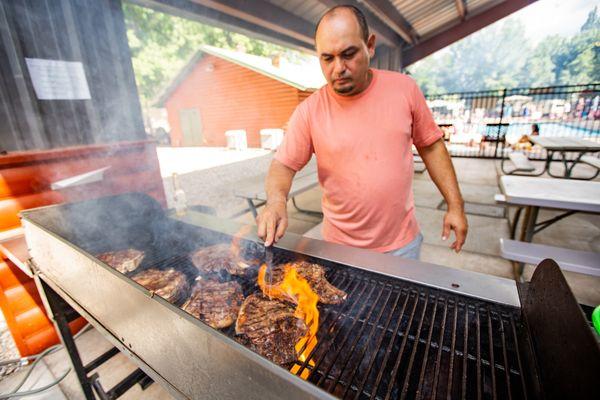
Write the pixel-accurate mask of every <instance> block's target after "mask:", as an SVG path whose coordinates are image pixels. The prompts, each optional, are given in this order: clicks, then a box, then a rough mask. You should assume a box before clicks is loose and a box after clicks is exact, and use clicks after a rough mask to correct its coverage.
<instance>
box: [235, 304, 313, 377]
mask: <svg viewBox="0 0 600 400" xmlns="http://www.w3.org/2000/svg"><path fill="white" fill-rule="evenodd" d="M235 332H236V333H237V334H238V335H243V336H244V338H245V339H247V340H248V343H249V345H250V348H251V349H252V350H254V351H255V352H257V353H258V354H260V355H262V356H264V357H266V358H268V359H269V360H271V361H273V362H274V363H277V364H279V365H285V364H289V363H291V362H293V361H295V360H296V358H297V355H296V349H295V345H296V343H298V341H299V340H300V339H301V338H302V337H304V336H305V335H306V334H307V333H308V327H307V326H306V324H305V323H304V321H302V320H301V319H299V318H297V317H295V316H294V307H293V306H291V305H289V304H288V303H284V302H281V301H278V300H269V299H268V298H267V297H265V296H263V295H261V294H252V295H250V296H248V297H247V298H246V300H244V303H243V304H242V308H241V309H240V312H239V314H238V318H237V321H236V323H235Z"/></svg>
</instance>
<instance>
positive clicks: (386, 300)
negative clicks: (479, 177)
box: [142, 231, 535, 399]
mask: <svg viewBox="0 0 600 400" xmlns="http://www.w3.org/2000/svg"><path fill="white" fill-rule="evenodd" d="M207 232H209V231H207ZM207 232H204V233H203V235H202V238H203V241H202V243H200V244H196V245H192V244H189V243H187V244H185V245H181V244H180V245H178V246H171V247H170V249H169V251H167V250H166V249H164V248H161V249H160V250H158V251H157V250H156V249H149V250H148V253H147V254H148V255H152V256H149V257H148V258H147V259H146V260H145V261H144V263H143V265H142V267H150V266H157V265H160V266H161V267H162V268H169V267H175V268H180V269H182V270H184V271H187V273H188V275H190V274H191V275H192V278H191V279H193V274H197V271H196V269H195V268H194V267H193V266H192V265H191V263H190V261H189V258H188V257H187V254H188V253H189V252H190V249H194V248H196V247H198V246H202V245H209V244H213V243H215V242H216V241H220V240H222V239H223V238H222V237H218V236H214V237H211V235H210V234H209V233H207ZM211 239H212V240H211ZM196 243H197V242H196ZM242 245H243V249H242V253H243V254H245V255H246V257H247V258H254V259H257V266H258V265H259V264H260V263H261V262H262V260H263V259H264V249H262V247H261V246H257V245H256V244H255V243H251V242H242ZM169 253H170V254H174V255H172V256H168V254H169ZM298 257H299V255H298V254H295V253H292V252H287V251H284V250H280V249H276V251H275V253H274V262H276V263H280V262H288V261H291V260H296V259H298ZM308 259H309V260H310V261H314V262H319V263H320V264H322V265H324V266H325V267H326V270H327V277H328V279H329V281H330V282H331V283H332V284H334V285H335V286H337V287H338V288H341V289H343V290H344V291H346V292H347V293H348V299H347V300H346V301H345V302H344V303H343V304H341V305H337V306H335V305H320V306H319V308H320V312H321V317H320V326H319V331H318V333H317V339H318V342H317V345H316V346H315V348H314V349H313V350H312V352H311V354H310V356H309V357H308V359H307V360H306V361H305V362H304V363H302V364H301V365H300V368H299V369H297V370H295V374H296V375H298V376H305V375H306V371H308V378H307V380H308V381H310V382H312V383H314V384H315V385H317V386H318V387H320V388H322V389H324V390H326V391H328V392H330V393H332V394H333V395H335V396H337V397H339V398H344V399H442V398H444V399H447V398H451V399H454V398H457V399H458V398H468V399H471V398H472V399H527V398H528V397H535V396H534V395H533V394H532V393H530V391H531V390H532V389H530V388H528V387H527V385H526V380H525V377H524V376H523V373H522V371H523V363H524V362H523V360H522V359H521V354H520V352H521V351H522V349H523V348H527V345H528V343H526V342H525V341H526V336H525V335H524V331H523V330H524V328H523V326H522V324H521V322H520V321H521V317H520V312H519V310H518V309H515V308H511V307H507V306H503V305H497V304H493V303H488V302H484V301H479V300H476V299H472V298H469V297H466V296H460V295H456V294H452V293H448V292H444V291H441V290H436V289H433V288H429V287H426V286H420V285H416V284H412V283H408V282H403V281H401V280H398V279H393V278H389V277H386V276H382V275H378V274H375V273H371V272H368V271H363V270H359V269H355V268H351V267H348V266H345V265H339V264H335V263H331V262H326V261H322V260H316V259H311V258H310V257H308ZM223 279H226V277H223ZM227 279H230V278H228V277H227ZM236 279H239V280H240V283H241V284H242V287H243V291H244V294H245V295H246V296H247V295H249V294H250V293H253V292H255V291H257V290H259V289H258V287H257V285H256V280H255V279H256V275H255V274H253V275H251V277H250V278H247V279H240V278H236ZM223 333H224V334H226V335H227V336H229V337H232V338H235V330H234V328H233V327H230V328H228V329H226V330H224V331H223ZM465 349H466V350H465ZM527 359H528V360H529V359H530V358H527Z"/></svg>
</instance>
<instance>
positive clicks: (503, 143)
mask: <svg viewBox="0 0 600 400" xmlns="http://www.w3.org/2000/svg"><path fill="white" fill-rule="evenodd" d="M505 99H506V88H504V89H502V104H501V105H500V122H498V132H497V134H496V139H497V140H496V149H495V151H494V158H498V145H499V143H500V134H501V132H502V120H503V118H504V100H505ZM505 140H506V137H504V138H502V150H501V152H502V154H501V156H500V158H502V157H504V145H505Z"/></svg>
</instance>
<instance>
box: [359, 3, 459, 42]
mask: <svg viewBox="0 0 600 400" xmlns="http://www.w3.org/2000/svg"><path fill="white" fill-rule="evenodd" d="M456 1H460V0H456ZM362 3H364V4H365V5H366V6H367V7H368V8H369V9H370V10H371V11H373V13H375V15H377V17H378V18H379V19H381V20H382V21H383V22H385V23H386V24H387V25H388V26H389V27H390V28H392V29H393V30H394V31H395V32H396V33H398V35H400V36H401V37H402V39H404V40H405V41H406V42H407V43H410V44H413V43H415V42H416V41H417V36H418V35H417V32H416V31H415V30H414V28H413V27H412V26H411V25H410V23H409V22H408V21H407V20H406V19H405V18H404V16H403V15H402V14H400V11H398V9H397V8H396V7H394V5H393V4H392V3H390V2H389V1H388V0H362Z"/></svg>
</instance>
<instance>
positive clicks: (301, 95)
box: [158, 46, 325, 147]
mask: <svg viewBox="0 0 600 400" xmlns="http://www.w3.org/2000/svg"><path fill="white" fill-rule="evenodd" d="M323 84H325V79H324V78H323V76H322V73H321V71H320V68H319V65H318V62H317V60H316V59H312V60H311V61H310V62H306V63H304V64H295V63H291V62H288V61H287V60H284V59H279V58H273V59H272V58H267V57H259V56H255V55H251V54H245V53H241V52H236V51H231V50H224V49H219V48H215V47H209V46H203V47H202V48H201V49H200V50H199V51H198V53H197V54H196V55H195V56H194V57H193V58H192V59H191V60H190V62H189V63H188V64H187V65H186V67H184V68H183V69H182V70H181V72H180V73H179V74H178V75H177V77H176V78H175V79H174V80H173V81H172V83H171V84H170V85H169V86H168V88H167V89H166V91H165V92H164V93H163V94H162V95H161V97H160V99H159V100H158V106H159V107H166V109H167V113H168V118H169V124H170V126H171V143H172V144H173V146H226V144H227V140H226V137H225V132H226V131H228V130H235V129H244V130H246V134H247V141H248V146H249V147H260V130H261V129H267V128H283V127H284V125H285V124H286V122H287V121H288V119H289V118H290V116H291V114H292V112H293V111H294V109H295V107H296V106H297V105H298V104H299V103H300V102H301V101H302V100H304V99H305V98H306V97H308V96H309V95H310V94H311V93H312V92H314V91H315V90H316V89H318V88H319V87H321V86H322V85H323Z"/></svg>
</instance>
